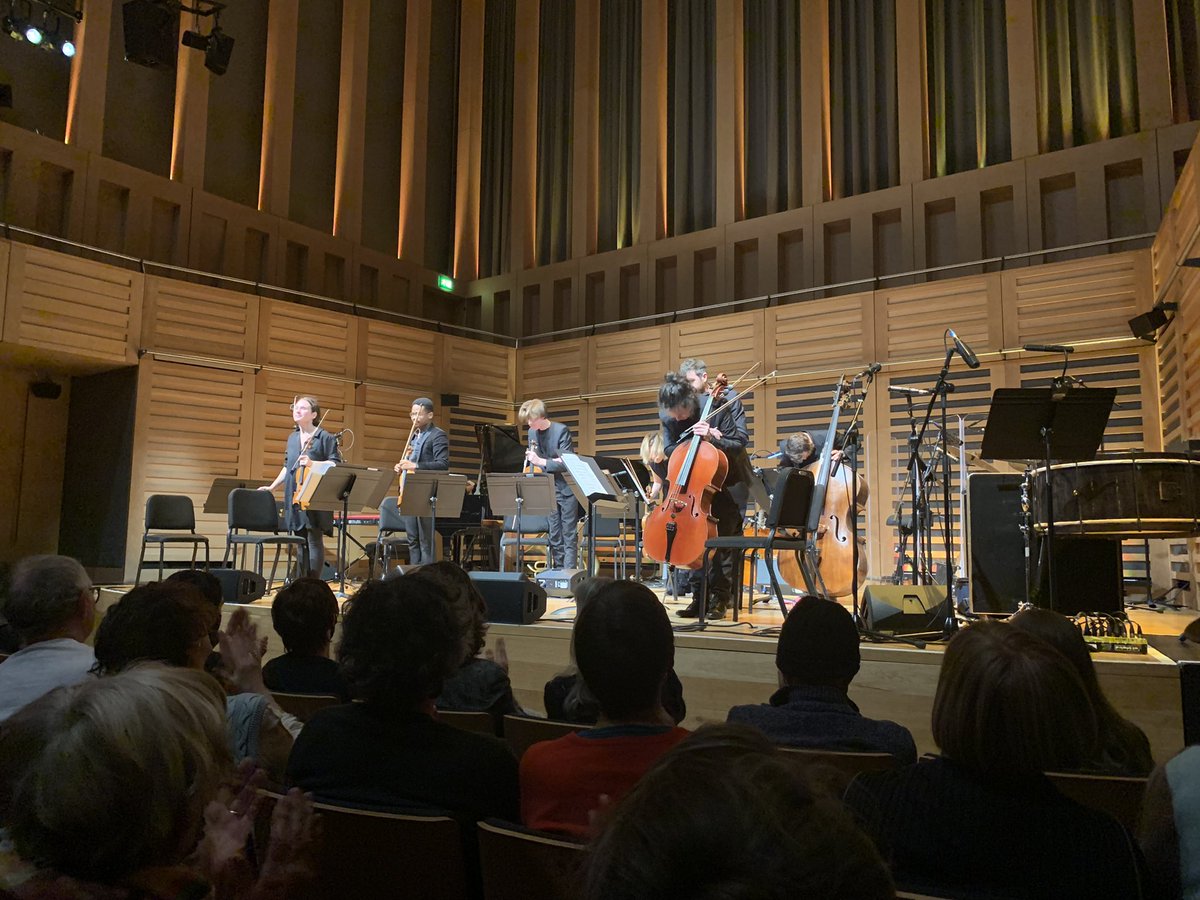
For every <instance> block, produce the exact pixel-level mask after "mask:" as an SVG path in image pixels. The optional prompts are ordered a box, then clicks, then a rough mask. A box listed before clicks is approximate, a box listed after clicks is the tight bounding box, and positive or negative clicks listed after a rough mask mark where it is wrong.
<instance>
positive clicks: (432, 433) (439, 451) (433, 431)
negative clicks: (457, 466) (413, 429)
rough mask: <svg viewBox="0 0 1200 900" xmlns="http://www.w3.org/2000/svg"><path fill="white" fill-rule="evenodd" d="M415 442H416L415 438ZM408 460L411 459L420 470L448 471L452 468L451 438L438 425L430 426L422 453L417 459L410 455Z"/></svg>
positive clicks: (423, 443) (422, 446) (422, 445)
mask: <svg viewBox="0 0 1200 900" xmlns="http://www.w3.org/2000/svg"><path fill="white" fill-rule="evenodd" d="M413 440H414V441H415V440H416V437H415V436H414V437H413ZM406 459H411V460H412V461H413V462H415V463H416V464H417V468H418V469H432V470H434V471H437V470H441V471H443V472H445V471H447V470H448V469H449V468H450V438H449V436H447V434H446V432H444V431H442V429H440V428H438V427H437V426H436V425H430V426H429V431H428V433H426V434H425V439H424V440H423V441H422V443H421V449H420V452H419V453H418V454H417V455H416V457H415V458H414V457H413V456H412V454H411V453H410V454H409V455H408V456H407V457H406Z"/></svg>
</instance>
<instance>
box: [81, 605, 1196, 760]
mask: <svg viewBox="0 0 1200 900" xmlns="http://www.w3.org/2000/svg"><path fill="white" fill-rule="evenodd" d="M348 587H349V586H348ZM334 588H335V590H336V589H337V586H336V585H334ZM125 589H127V588H125ZM121 592H122V588H121V587H113V588H106V589H105V597H104V600H103V601H102V605H106V604H107V603H111V602H113V601H115V600H116V599H117V597H118V596H119V595H120V593H121ZM656 593H658V594H659V595H660V596H662V594H663V591H662V590H661V589H660V590H658V591H656ZM271 596H272V595H268V596H266V597H264V598H262V599H260V600H256V601H254V602H253V603H250V604H246V607H247V609H248V611H249V612H250V615H251V617H252V618H253V619H254V620H255V621H256V623H257V624H258V628H259V633H260V634H266V635H267V636H268V638H269V645H268V651H267V656H268V658H270V657H272V656H275V655H278V654H280V653H282V652H283V647H282V645H281V643H280V642H279V638H278V636H277V635H276V634H275V632H274V630H273V629H272V627H271ZM789 599H791V598H790V597H789ZM664 602H665V604H666V606H667V609H668V612H670V613H671V619H672V622H673V623H676V624H678V625H682V624H686V623H687V622H689V621H694V620H686V619H679V618H677V617H676V616H675V615H674V613H675V611H676V610H678V609H681V608H682V607H683V605H684V604H683V602H682V601H675V600H674V599H672V598H669V597H668V598H665V600H664ZM847 605H848V602H847ZM231 606H232V604H226V609H227V610H228V609H229V608H230V607H231ZM574 612H575V608H574V604H573V603H572V602H571V601H570V600H569V599H559V598H554V597H551V598H550V599H549V601H548V604H547V611H546V615H545V617H544V618H542V619H541V620H539V621H538V622H537V623H535V624H532V625H502V624H494V625H492V626H491V628H490V630H489V633H488V645H489V646H494V645H495V643H496V642H497V641H498V640H499V639H501V638H503V640H504V642H505V646H506V650H507V653H508V657H509V663H510V677H511V678H512V682H513V687H514V690H515V692H516V694H517V699H518V701H519V702H520V703H521V704H522V706H524V707H525V708H526V709H528V710H530V711H531V712H535V713H538V714H543V713H544V711H545V709H544V706H543V702H542V687H543V685H544V684H545V683H546V682H547V681H548V680H549V679H550V678H552V677H553V676H554V675H556V674H557V673H558V672H560V671H562V670H563V669H564V668H565V667H566V666H567V664H568V660H569V650H570V637H571V625H572V622H573V621H574ZM1129 614H1130V617H1131V618H1132V619H1133V620H1134V621H1136V622H1137V623H1138V624H1139V625H1141V627H1142V629H1143V631H1144V632H1145V633H1146V634H1147V635H1148V636H1149V635H1154V636H1157V637H1152V638H1151V640H1152V646H1151V647H1150V651H1149V653H1148V654H1146V655H1145V656H1142V655H1126V654H1117V653H1100V654H1096V655H1095V657H1094V659H1095V661H1096V669H1097V673H1098V675H1099V677H1100V682H1101V684H1102V685H1103V687H1104V690H1105V692H1106V693H1107V695H1108V697H1109V699H1110V700H1111V701H1112V702H1113V704H1114V705H1115V706H1116V707H1117V709H1118V710H1119V711H1120V712H1121V713H1122V715H1124V716H1126V717H1127V718H1129V719H1130V720H1132V721H1134V722H1136V723H1137V724H1138V725H1139V726H1141V728H1142V729H1143V730H1144V731H1145V732H1146V734H1147V735H1148V736H1149V738H1150V742H1151V745H1152V747H1153V749H1154V755H1155V758H1156V759H1157V760H1159V761H1160V762H1161V761H1164V760H1166V759H1168V758H1170V757H1171V756H1172V755H1174V754H1175V753H1176V752H1178V751H1179V750H1180V749H1182V747H1183V722H1182V712H1181V702H1180V687H1179V670H1178V665H1177V663H1176V661H1175V660H1176V659H1179V658H1180V657H1181V656H1182V657H1184V658H1187V657H1189V656H1194V657H1196V658H1200V653H1195V652H1194V651H1192V650H1190V649H1189V648H1190V647H1191V646H1192V645H1187V646H1186V647H1185V646H1184V645H1182V644H1180V643H1179V641H1178V640H1177V639H1176V638H1177V636H1178V634H1179V633H1180V632H1181V631H1182V630H1183V628H1184V626H1185V625H1187V624H1188V622H1190V621H1191V620H1192V619H1193V618H1195V617H1196V613H1195V612H1194V611H1191V610H1183V611H1175V610H1164V611H1157V612H1156V611H1150V610H1142V609H1137V608H1131V609H1130V610H1129ZM782 621H783V616H782V614H781V613H780V611H779V609H778V607H777V606H776V605H775V604H774V603H773V602H771V603H767V602H759V603H755V604H754V605H753V612H752V613H749V614H746V613H745V611H743V614H742V615H741V616H740V621H739V622H738V623H736V624H735V623H734V622H733V621H732V613H729V614H727V615H726V617H725V618H724V619H723V620H721V621H719V622H713V623H709V624H708V626H707V627H706V628H705V629H704V630H703V631H680V632H677V634H676V638H675V648H676V649H675V670H676V672H677V673H678V674H679V677H680V680H681V681H682V682H683V687H684V699H685V700H686V702H687V709H688V714H687V718H686V719H685V721H684V723H683V724H684V725H685V726H686V727H689V728H695V727H697V726H699V725H701V724H704V723H707V722H721V721H724V720H725V716H726V714H727V712H728V711H729V708H730V707H732V706H736V705H739V704H744V703H765V702H766V700H767V698H768V697H770V695H771V694H772V692H773V691H774V690H775V689H776V687H777V673H776V670H775V656H774V654H775V642H776V638H775V636H774V635H771V634H766V635H764V634H760V633H758V632H760V631H761V630H763V629H767V628H771V627H772V626H774V627H778V626H779V625H780V624H781V623H782ZM336 641H337V637H336V636H335V646H336ZM1154 644H1157V645H1158V648H1161V649H1162V650H1165V651H1166V653H1164V652H1161V651H1160V649H1158V648H1156V647H1155V646H1154ZM1177 647H1178V648H1179V652H1176V648H1177ZM941 654H942V645H941V644H940V643H938V642H930V643H928V644H927V645H926V647H925V648H924V649H918V648H915V647H911V646H907V645H904V644H897V643H887V644H876V643H871V642H866V641H864V643H863V644H862V660H863V662H862V669H861V670H860V672H859V674H858V677H857V678H856V679H855V680H854V683H853V684H852V685H851V688H850V696H851V698H852V699H853V700H854V702H855V703H856V704H858V706H859V708H860V709H861V710H862V712H863V714H864V715H866V716H870V717H872V718H881V719H891V720H893V721H897V722H900V723H901V724H903V725H905V726H906V727H908V728H909V729H910V730H911V731H912V733H913V736H914V737H915V738H916V741H917V749H918V751H919V752H922V753H924V752H934V751H936V747H935V745H934V743H933V737H932V734H931V731H930V714H931V710H932V704H933V695H934V691H935V689H936V686H937V678H938V671H939V668H940V665H941ZM1167 654H1170V655H1167ZM1172 657H1174V658H1172Z"/></svg>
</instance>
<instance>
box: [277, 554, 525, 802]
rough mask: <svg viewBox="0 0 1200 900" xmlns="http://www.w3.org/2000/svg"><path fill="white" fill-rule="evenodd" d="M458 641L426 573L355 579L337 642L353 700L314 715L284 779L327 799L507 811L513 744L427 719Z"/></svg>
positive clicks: (456, 660) (458, 651) (512, 796)
mask: <svg viewBox="0 0 1200 900" xmlns="http://www.w3.org/2000/svg"><path fill="white" fill-rule="evenodd" d="M463 646H464V645H463V638H462V633H461V631H460V628H459V627H458V623H457V622H456V620H455V617H454V614H453V611H452V609H451V606H450V604H449V603H448V602H447V600H446V598H445V596H444V595H443V594H442V592H441V591H440V590H439V589H438V588H437V587H435V586H434V584H433V582H432V580H431V579H428V578H415V577H413V576H412V575H404V576H401V577H399V578H393V579H389V580H387V581H371V582H368V583H367V584H366V585H364V586H363V587H362V588H361V589H359V591H358V593H357V594H355V596H354V597H353V598H352V599H351V600H350V602H349V603H348V604H347V605H346V608H345V610H344V612H343V615H342V640H341V643H340V645H339V646H338V660H339V662H340V663H341V669H342V676H343V677H344V678H345V679H346V684H347V685H348V687H349V688H350V695H351V696H352V697H353V698H354V700H355V701H356V702H354V703H348V704H346V705H344V706H331V707H327V708H325V709H322V710H320V711H319V712H317V713H316V714H314V715H313V717H312V718H311V719H310V720H309V722H308V724H306V725H305V726H304V730H303V731H302V732H301V733H300V737H299V738H298V739H297V740H296V746H295V748H294V749H293V750H292V756H291V759H290V760H289V761H288V779H289V781H290V782H291V783H292V784H295V785H298V786H299V787H302V788H304V789H305V790H308V791H312V792H313V793H314V794H316V795H317V796H319V797H320V798H322V799H327V800H332V801H334V802H341V803H351V804H356V805H363V806H374V807H401V808H404V807H407V808H418V807H425V808H430V807H432V808H436V809H444V810H449V811H453V812H460V813H464V814H468V815H471V816H475V817H477V818H487V817H489V816H498V817H501V818H505V819H514V818H515V817H516V814H517V763H516V760H515V759H514V758H513V755H512V751H511V750H509V749H508V747H507V746H506V745H505V744H504V743H503V742H502V741H500V740H499V739H497V738H494V737H491V736H489V735H482V734H472V733H470V732H467V731H463V730H461V729H458V728H454V727H453V726H451V725H447V724H445V723H444V722H438V721H437V720H436V719H435V718H434V714H435V708H434V705H433V699H434V698H435V697H437V696H438V694H439V693H440V692H441V689H442V683H443V682H444V680H445V679H446V678H447V677H449V675H450V674H451V673H453V672H454V671H455V669H457V668H458V666H459V664H460V663H461V662H462V656H463Z"/></svg>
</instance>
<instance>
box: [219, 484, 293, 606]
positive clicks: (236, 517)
mask: <svg viewBox="0 0 1200 900" xmlns="http://www.w3.org/2000/svg"><path fill="white" fill-rule="evenodd" d="M228 527H229V531H228V533H227V535H226V543H225V556H224V559H223V564H228V562H229V557H230V554H231V553H232V555H233V556H234V560H235V561H236V557H237V548H238V547H243V548H245V547H253V548H254V571H255V572H257V573H258V574H259V575H262V574H263V547H265V546H266V545H268V544H270V545H272V546H274V547H275V559H274V560H273V561H272V563H271V577H270V578H269V579H268V580H267V590H268V591H269V590H271V589H272V587H273V586H274V584H275V570H276V568H277V567H278V565H279V549H280V548H281V547H285V548H287V552H288V567H289V571H290V568H291V561H292V548H293V547H295V548H296V550H297V551H298V553H299V558H300V561H301V570H302V571H303V572H304V573H305V574H307V573H308V541H307V540H306V539H305V538H304V537H303V536H302V535H298V534H281V533H280V531H279V511H278V510H277V509H276V508H275V497H274V496H273V495H272V494H271V492H270V491H251V490H247V489H245V488H237V489H235V490H232V491H230V492H229V516H228ZM239 530H241V531H245V532H246V533H245V534H238V533H237V532H238V531H239ZM241 568H245V565H244V560H243V565H242V566H241Z"/></svg>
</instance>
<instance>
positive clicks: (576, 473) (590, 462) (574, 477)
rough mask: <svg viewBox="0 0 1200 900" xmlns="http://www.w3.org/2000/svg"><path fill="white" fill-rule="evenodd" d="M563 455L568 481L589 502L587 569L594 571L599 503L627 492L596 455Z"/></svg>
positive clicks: (576, 493)
mask: <svg viewBox="0 0 1200 900" xmlns="http://www.w3.org/2000/svg"><path fill="white" fill-rule="evenodd" d="M559 458H560V459H562V461H563V465H564V466H566V467H567V484H569V485H571V490H572V491H574V492H575V497H576V499H578V500H579V502H580V503H583V504H586V505H587V511H588V561H587V572H588V574H589V575H591V573H592V571H593V570H594V569H595V567H596V508H595V507H596V504H597V503H598V502H599V501H601V500H607V501H609V502H619V501H620V499H621V498H622V497H623V496H624V492H623V491H622V489H621V488H620V487H619V486H618V485H615V484H613V481H612V478H611V477H609V475H608V473H607V472H605V471H604V470H603V469H601V468H600V464H599V463H597V462H596V460H595V459H594V458H593V457H590V456H580V455H579V454H578V453H564V454H562V456H561V457H559Z"/></svg>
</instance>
